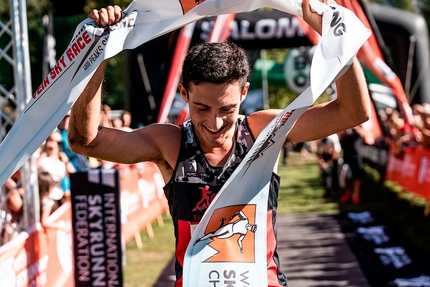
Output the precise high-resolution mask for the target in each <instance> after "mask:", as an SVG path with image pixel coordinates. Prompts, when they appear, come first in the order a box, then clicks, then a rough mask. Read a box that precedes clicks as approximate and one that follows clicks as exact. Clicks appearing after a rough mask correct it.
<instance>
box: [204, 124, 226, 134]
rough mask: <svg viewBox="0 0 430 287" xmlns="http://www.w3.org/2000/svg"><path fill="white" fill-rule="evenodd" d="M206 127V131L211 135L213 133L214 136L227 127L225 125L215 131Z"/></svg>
mask: <svg viewBox="0 0 430 287" xmlns="http://www.w3.org/2000/svg"><path fill="white" fill-rule="evenodd" d="M204 127H205V129H206V130H207V131H208V132H210V133H212V134H216V133H219V132H220V131H222V130H223V129H224V128H225V127H226V125H223V126H222V127H221V128H220V129H218V130H213V129H210V128H208V127H207V126H204Z"/></svg>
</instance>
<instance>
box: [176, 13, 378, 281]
mask: <svg viewBox="0 0 430 287" xmlns="http://www.w3.org/2000/svg"><path fill="white" fill-rule="evenodd" d="M313 8H316V7H314V6H313ZM318 9H322V10H323V11H324V14H323V33H322V37H321V40H320V43H319V44H318V46H317V47H316V52H315V54H314V57H313V59H312V66H311V86H310V87H308V88H307V89H306V90H305V91H304V92H303V93H302V94H301V95H300V96H299V97H298V98H296V99H295V101H294V102H293V103H291V104H290V105H289V106H288V107H287V108H285V110H284V111H283V112H282V113H281V114H279V115H278V117H276V118H275V119H274V120H273V121H272V122H271V123H270V124H269V125H268V126H267V127H266V128H265V129H264V130H263V131H262V132H261V134H260V136H259V137H258V138H257V140H256V142H255V144H254V145H253V147H252V148H251V150H250V151H249V153H248V155H247V156H246V157H245V159H244V160H243V161H242V163H241V164H240V165H239V166H238V167H237V169H236V171H235V172H234V173H233V175H232V176H231V177H230V178H229V180H228V181H227V182H226V183H225V184H224V186H223V187H222V189H221V190H220V192H219V193H218V195H217V197H216V198H215V199H214V201H213V202H212V203H211V205H210V206H209V208H208V209H207V211H206V212H205V214H204V216H203V218H202V220H201V221H200V223H199V225H198V226H197V228H196V229H195V230H194V233H193V236H192V238H191V241H190V244H189V245H188V248H187V251H186V254H185V261H184V273H183V286H186V287H192V286H199V287H200V286H201V287H206V286H207V287H210V286H218V285H219V284H222V283H223V284H225V282H228V283H229V284H231V286H238V284H240V285H241V286H242V285H243V286H248V285H249V286H269V284H268V281H267V264H268V255H267V251H266V250H267V248H266V247H267V243H266V239H267V226H268V225H270V224H271V223H268V222H267V197H268V191H269V184H270V178H271V175H272V171H273V169H274V165H275V163H276V162H277V159H278V156H279V152H280V150H281V148H282V145H283V143H284V141H285V139H286V137H287V135H288V133H289V131H290V130H291V128H292V126H293V125H294V124H295V122H296V120H297V119H298V118H299V117H300V116H301V115H302V114H303V113H304V112H305V111H306V110H307V109H308V108H309V107H310V106H311V105H312V104H313V102H314V101H315V100H316V99H317V98H318V97H319V96H320V95H321V94H322V93H323V92H324V91H325V89H326V88H327V87H328V86H329V85H330V84H331V82H332V81H333V80H334V79H335V78H336V77H338V76H339V75H341V74H342V73H343V70H342V69H343V68H347V67H348V65H347V64H348V62H349V61H350V60H351V59H353V57H354V56H355V54H356V53H357V52H358V50H359V48H360V47H361V46H362V45H363V44H364V42H365V41H366V40H367V39H368V37H369V36H370V31H368V29H366V28H365V27H364V25H363V24H362V23H361V21H360V20H359V19H358V18H357V17H356V16H355V15H354V14H353V13H352V12H351V11H349V10H348V9H346V8H344V7H340V6H337V5H336V7H335V9H331V8H330V7H328V6H326V5H322V6H321V5H319V7H318ZM320 11H321V10H319V11H318V12H320ZM220 222H222V223H221V225H220ZM270 286H271V285H270Z"/></svg>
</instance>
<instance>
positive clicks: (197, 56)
mask: <svg viewBox="0 0 430 287" xmlns="http://www.w3.org/2000/svg"><path fill="white" fill-rule="evenodd" d="M249 73H250V67H249V62H248V58H247V56H246V53H245V51H244V50H243V49H242V48H239V47H238V46H237V45H236V44H234V43H232V42H226V43H202V44H197V45H195V46H193V47H192V48H191V49H190V50H189V51H188V54H187V56H186V57H185V60H184V63H183V66H182V85H183V86H184V88H185V89H186V90H187V91H189V89H190V84H194V85H198V84H199V83H214V84H220V83H229V84H231V83H235V82H239V83H240V85H241V87H244V86H245V84H246V82H247V80H248V76H249Z"/></svg>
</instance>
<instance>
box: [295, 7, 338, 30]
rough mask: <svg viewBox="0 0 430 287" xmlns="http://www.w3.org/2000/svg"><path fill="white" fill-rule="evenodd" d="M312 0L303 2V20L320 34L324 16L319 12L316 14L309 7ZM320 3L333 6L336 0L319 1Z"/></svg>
mask: <svg viewBox="0 0 430 287" xmlns="http://www.w3.org/2000/svg"><path fill="white" fill-rule="evenodd" d="M309 1H310V0H303V1H302V12H303V20H305V21H306V23H308V24H309V26H311V27H312V29H314V30H315V31H316V32H317V33H318V34H320V35H321V33H322V16H321V15H319V14H318V13H317V12H314V11H313V10H312V8H311V6H310V5H309ZM319 1H320V2H322V3H324V4H326V5H332V4H334V3H336V2H335V1H334V0H319Z"/></svg>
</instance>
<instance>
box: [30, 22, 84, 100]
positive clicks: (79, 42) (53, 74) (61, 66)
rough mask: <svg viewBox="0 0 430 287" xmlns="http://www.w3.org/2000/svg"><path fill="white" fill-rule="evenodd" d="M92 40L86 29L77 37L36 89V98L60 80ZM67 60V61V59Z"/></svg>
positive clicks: (34, 96)
mask: <svg viewBox="0 0 430 287" xmlns="http://www.w3.org/2000/svg"><path fill="white" fill-rule="evenodd" d="M91 41H92V39H91V36H90V34H89V33H88V31H86V30H84V31H83V33H82V35H79V36H78V37H76V39H75V40H74V41H73V42H72V43H71V44H70V45H69V48H68V49H67V50H66V52H65V53H64V55H63V56H61V58H60V59H59V60H58V62H57V63H56V64H55V66H54V68H53V69H52V70H51V71H50V72H49V73H48V75H46V77H45V79H44V80H43V81H42V84H40V86H39V87H38V88H37V89H36V92H35V93H34V94H33V98H34V99H35V98H36V97H37V96H41V95H43V93H44V92H46V91H47V90H48V89H49V87H50V86H51V85H52V84H53V83H54V82H55V81H56V80H58V79H59V78H60V77H61V75H62V74H64V72H65V71H67V70H68V69H69V68H70V67H71V66H72V65H73V59H74V58H75V57H76V56H78V54H79V53H81V52H82V51H83V50H84V49H85V47H86V46H88V44H90V43H91ZM66 60H67V61H66Z"/></svg>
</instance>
